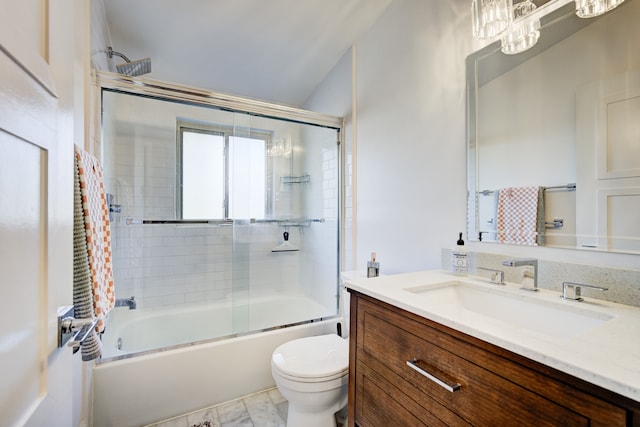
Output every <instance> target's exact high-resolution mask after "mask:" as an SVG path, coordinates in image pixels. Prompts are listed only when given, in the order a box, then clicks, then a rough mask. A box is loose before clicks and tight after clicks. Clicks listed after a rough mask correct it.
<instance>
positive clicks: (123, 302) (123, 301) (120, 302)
mask: <svg viewBox="0 0 640 427" xmlns="http://www.w3.org/2000/svg"><path fill="white" fill-rule="evenodd" d="M115 306H116V307H125V306H126V307H129V310H135V309H136V306H137V303H136V299H135V297H131V298H119V299H117V300H116V305H115Z"/></svg>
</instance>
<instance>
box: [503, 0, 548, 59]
mask: <svg viewBox="0 0 640 427" xmlns="http://www.w3.org/2000/svg"><path fill="white" fill-rule="evenodd" d="M534 10H536V5H535V4H533V2H532V1H531V0H524V1H521V2H520V3H517V4H516V5H514V6H513V22H512V23H511V27H510V28H509V31H508V32H507V33H506V35H505V36H503V37H502V39H501V43H502V52H503V53H506V54H507V55H514V54H516V53H521V52H524V51H525V50H528V49H531V48H532V47H533V46H535V44H536V43H538V39H539V38H540V20H539V19H533V20H532V19H527V18H528V16H529V15H530V14H531V13H533V11H534Z"/></svg>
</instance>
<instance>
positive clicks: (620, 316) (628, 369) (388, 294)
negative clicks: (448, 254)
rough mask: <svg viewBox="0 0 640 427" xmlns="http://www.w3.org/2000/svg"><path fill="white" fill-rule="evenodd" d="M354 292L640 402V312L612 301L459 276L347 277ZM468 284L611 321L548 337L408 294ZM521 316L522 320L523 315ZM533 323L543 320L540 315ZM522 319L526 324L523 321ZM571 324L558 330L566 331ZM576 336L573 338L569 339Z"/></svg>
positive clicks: (424, 273) (438, 272) (442, 273)
mask: <svg viewBox="0 0 640 427" xmlns="http://www.w3.org/2000/svg"><path fill="white" fill-rule="evenodd" d="M343 281H344V284H345V286H346V287H347V288H348V289H352V290H354V291H358V292H360V293H363V294H365V295H369V296H371V297H374V298H376V299H379V300H381V301H384V302H387V303H389V304H392V305H394V306H397V307H399V308H402V309H404V310H406V311H409V312H411V313H414V314H417V315H419V316H422V317H424V318H427V319H430V320H433V321H435V322H438V323H440V324H442V325H445V326H448V327H450V328H453V329H456V330H458V331H460V332H463V333H465V334H468V335H470V336H473V337H475V338H479V339H481V340H484V341H487V342H489V343H491V344H494V345H497V346H499V347H502V348H505V349H507V350H510V351H512V352H514V353H516V354H519V355H521V356H525V357H527V358H529V359H532V360H535V361H537V362H540V363H542V364H544V365H547V366H550V367H553V368H555V369H558V370H559V371H562V372H565V373H567V374H571V375H573V376H575V377H578V378H581V379H583V380H585V381H588V382H590V383H593V384H596V385H598V386H600V387H602V388H605V389H607V390H611V391H613V392H616V393H618V394H620V395H622V396H626V397H629V398H631V399H633V400H635V401H638V402H640V308H639V307H633V306H628V305H623V304H616V303H612V302H608V301H602V300H597V299H591V298H585V300H584V301H583V302H574V301H563V300H561V299H560V294H559V293H558V292H554V291H549V290H544V289H541V290H540V291H539V292H527V291H523V290H521V289H520V285H519V284H513V283H508V284H507V285H506V286H498V285H495V284H492V283H489V280H488V279H485V278H483V277H479V276H465V277H460V276H454V275H453V274H451V273H449V272H446V271H441V270H431V271H421V272H415V273H406V274H397V275H387V276H381V277H376V278H370V279H368V278H366V277H364V276H363V275H359V274H343ZM452 281H456V282H462V283H465V284H467V285H470V286H473V287H475V288H476V289H477V288H481V289H483V290H488V291H490V292H493V293H495V294H496V295H505V294H506V295H511V296H512V297H516V298H525V299H534V300H536V301H538V302H540V303H542V304H552V305H553V306H554V307H559V308H561V309H564V308H566V309H567V310H573V311H588V312H591V313H594V314H595V315H596V316H598V315H602V316H607V317H608V316H611V317H612V318H611V319H610V320H607V321H605V322H603V323H602V324H600V325H598V326H596V327H594V328H590V329H589V330H587V331H586V332H584V333H581V334H577V335H574V336H569V337H562V336H561V335H562V334H558V333H550V334H544V333H541V332H536V331H534V330H533V329H529V328H526V327H524V328H523V327H521V326H518V325H517V323H518V322H514V323H508V322H504V321H499V322H498V321H496V319H495V318H491V317H489V316H483V315H481V314H477V313H471V312H468V311H466V310H460V307H457V306H456V305H455V304H451V303H443V302H442V301H440V302H439V303H438V302H437V298H435V297H432V298H429V297H428V296H427V294H416V293H414V292H411V291H408V290H406V288H412V287H413V288H415V287H417V286H426V287H428V285H436V284H439V283H445V282H452ZM516 315H519V313H517V314H516ZM530 317H531V319H529V320H528V321H530V322H532V323H535V322H536V321H540V319H536V318H535V314H534V315H532V316H530ZM519 320H521V319H519ZM520 323H522V322H520ZM564 326H565V325H561V324H558V325H555V327H556V328H563V327H564ZM569 335H571V334H569Z"/></svg>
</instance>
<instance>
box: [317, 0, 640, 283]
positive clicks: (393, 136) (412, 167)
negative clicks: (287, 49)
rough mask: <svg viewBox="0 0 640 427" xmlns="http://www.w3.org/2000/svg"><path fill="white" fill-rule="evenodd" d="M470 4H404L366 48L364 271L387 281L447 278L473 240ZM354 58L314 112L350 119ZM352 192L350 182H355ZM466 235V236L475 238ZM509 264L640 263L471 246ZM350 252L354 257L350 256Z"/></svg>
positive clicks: (361, 89)
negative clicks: (420, 275)
mask: <svg viewBox="0 0 640 427" xmlns="http://www.w3.org/2000/svg"><path fill="white" fill-rule="evenodd" d="M480 45H481V43H479V42H477V41H474V40H473V38H472V36H471V21H470V1H469V0H454V1H447V2H444V1H439V0H395V1H394V2H393V3H392V4H391V5H390V6H389V8H388V10H387V12H386V13H385V15H383V16H382V17H381V19H380V20H379V21H378V22H377V23H376V25H375V26H374V27H373V28H372V29H371V31H370V32H369V33H368V34H367V35H366V36H364V37H363V38H362V39H361V40H360V41H358V43H357V44H356V67H357V73H356V74H357V75H356V79H355V81H354V83H355V85H356V88H357V98H356V105H357V109H356V119H355V123H356V131H357V139H356V162H357V164H356V168H357V172H356V176H355V180H356V181H355V183H356V186H357V190H356V191H357V194H356V198H355V203H356V218H357V219H356V221H357V222H356V227H357V228H356V229H357V238H356V241H355V242H354V243H353V244H354V245H355V247H356V251H357V256H356V265H355V266H353V265H351V264H350V263H349V262H347V263H345V265H343V270H350V269H353V268H358V269H363V268H364V266H365V263H366V260H367V259H368V257H369V254H370V252H371V251H376V252H377V253H378V259H379V261H380V262H381V272H382V273H387V274H389V273H399V272H405V271H414V270H420V269H425V268H439V267H440V265H441V252H440V250H441V248H442V247H450V246H452V245H453V244H454V243H455V240H456V237H457V235H456V234H457V232H458V231H466V214H465V210H466V201H465V200H466V184H465V178H466V157H465V156H466V151H465V68H464V67H465V57H466V56H467V55H468V54H469V53H471V52H472V51H473V50H475V49H477V48H479V47H480ZM350 61H351V52H348V53H347V54H346V55H345V58H343V59H342V60H341V61H340V63H339V64H337V66H336V68H335V69H334V70H333V72H332V73H331V74H330V75H329V76H327V78H326V79H325V81H324V82H323V84H322V85H321V86H320V87H319V88H318V90H317V91H316V93H315V94H314V95H313V96H312V97H311V98H310V99H309V101H308V102H307V104H306V105H305V107H306V108H309V109H313V110H317V111H321V112H326V113H331V114H340V115H344V116H346V117H347V118H350V115H351V112H352V109H351V101H352V100H351V99H350V98H348V97H347V96H345V95H346V94H347V93H349V92H350V90H351V85H350V84H349V82H350V81H351V75H350V74H351V67H350V66H348V65H349V64H350ZM347 183H348V181H347ZM465 235H466V232H465ZM468 246H469V249H470V250H473V251H483V252H493V253H497V254H505V255H509V256H535V257H538V258H541V259H554V260H564V261H567V262H574V263H584V264H591V265H603V266H613V267H622V268H636V269H637V267H638V264H639V261H638V256H636V255H624V254H611V253H602V252H587V251H579V250H568V249H563V250H560V249H552V248H527V247H520V246H513V245H498V244H487V243H483V244H480V243H471V244H469V245H468ZM347 250H349V248H347Z"/></svg>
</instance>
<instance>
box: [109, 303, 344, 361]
mask: <svg viewBox="0 0 640 427" xmlns="http://www.w3.org/2000/svg"><path fill="white" fill-rule="evenodd" d="M333 314H335V308H333V307H332V308H328V307H324V306H322V305H320V304H318V303H316V302H315V301H313V300H311V299H309V298H307V297H305V296H297V295H296V296H290V295H281V296H270V297H262V298H252V300H251V304H242V305H240V304H236V305H235V306H233V307H232V305H231V303H218V304H204V305H194V306H186V307H176V308H167V309H153V310H144V309H137V310H129V309H128V308H123V307H121V308H117V309H114V310H112V311H111V313H110V314H109V318H108V319H107V324H106V329H105V333H104V334H103V337H102V344H103V345H102V346H103V350H102V359H103V360H110V359H112V358H121V357H128V356H130V355H132V354H136V353H141V352H148V351H155V350H157V349H167V348H172V347H175V346H181V345H185V344H191V343H195V342H199V341H205V340H212V339H217V338H220V337H228V336H231V335H236V334H243V333H246V332H248V331H249V332H250V331H262V330H265V329H269V328H274V327H279V326H283V325H290V324H296V323H299V322H300V321H306V320H311V319H320V318H326V317H329V316H331V315H333Z"/></svg>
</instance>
